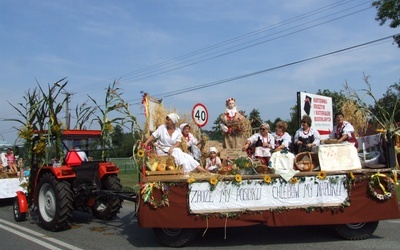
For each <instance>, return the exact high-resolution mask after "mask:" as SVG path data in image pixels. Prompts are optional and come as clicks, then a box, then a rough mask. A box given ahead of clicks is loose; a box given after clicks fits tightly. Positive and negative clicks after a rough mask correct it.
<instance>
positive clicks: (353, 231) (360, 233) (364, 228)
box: [334, 221, 379, 240]
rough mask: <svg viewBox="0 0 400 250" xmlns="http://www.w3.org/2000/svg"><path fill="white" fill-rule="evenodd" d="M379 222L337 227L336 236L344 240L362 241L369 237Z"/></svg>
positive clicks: (335, 228)
mask: <svg viewBox="0 0 400 250" xmlns="http://www.w3.org/2000/svg"><path fill="white" fill-rule="evenodd" d="M378 224H379V221H373V222H361V223H353V224H344V225H337V226H335V227H334V230H335V232H336V234H337V235H338V236H339V237H341V238H343V239H346V240H363V239H367V238H369V237H371V235H372V234H373V233H374V232H375V230H376V228H377V227H378Z"/></svg>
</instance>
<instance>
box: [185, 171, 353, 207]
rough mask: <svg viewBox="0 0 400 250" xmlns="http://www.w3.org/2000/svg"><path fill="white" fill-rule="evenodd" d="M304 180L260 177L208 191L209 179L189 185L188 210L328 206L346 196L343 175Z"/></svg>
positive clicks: (334, 204) (227, 183) (218, 186)
mask: <svg viewBox="0 0 400 250" xmlns="http://www.w3.org/2000/svg"><path fill="white" fill-rule="evenodd" d="M304 178H305V181H302V180H300V179H299V180H298V183H296V184H291V183H285V182H283V181H282V183H280V181H279V180H278V181H277V182H276V183H271V184H266V183H264V182H263V180H251V181H247V180H246V181H242V182H241V183H240V185H236V184H233V183H232V182H223V181H220V182H218V184H217V185H216V187H215V189H214V190H213V191H211V189H210V184H209V183H208V182H195V183H192V184H190V185H189V196H188V199H189V209H190V212H191V213H195V214H201V213H213V212H239V211H244V210H251V211H262V210H268V209H271V208H279V207H285V208H292V209H293V208H301V207H313V206H317V207H331V206H340V205H341V204H342V203H343V202H344V201H345V200H346V199H347V197H348V192H347V189H346V188H345V186H344V181H345V180H346V175H335V176H329V177H327V178H326V179H325V180H319V179H317V176H307V177H304Z"/></svg>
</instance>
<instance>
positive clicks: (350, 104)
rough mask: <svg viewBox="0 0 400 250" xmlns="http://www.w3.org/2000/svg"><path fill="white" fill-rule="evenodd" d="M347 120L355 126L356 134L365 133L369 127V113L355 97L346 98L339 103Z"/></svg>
mask: <svg viewBox="0 0 400 250" xmlns="http://www.w3.org/2000/svg"><path fill="white" fill-rule="evenodd" d="M339 107H340V110H341V112H342V113H343V115H344V117H345V119H346V121H348V122H350V123H351V124H352V125H353V127H354V134H355V136H357V137H358V136H359V135H361V134H364V132H365V131H366V129H367V127H368V114H367V113H366V112H365V111H363V110H361V109H360V107H359V106H358V105H357V103H356V101H354V100H353V99H345V100H344V101H342V102H341V103H340V104H339Z"/></svg>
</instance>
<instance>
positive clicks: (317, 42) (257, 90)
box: [0, 0, 400, 142]
mask: <svg viewBox="0 0 400 250" xmlns="http://www.w3.org/2000/svg"><path fill="white" fill-rule="evenodd" d="M371 2H372V1H364V0H357V1H356V0H353V1H351V0H347V1H337V0H332V1H330V0H325V1H320V0H297V1H292V0H282V1H273V0H255V1H252V0H247V1H239V0H202V1H183V0H168V1H161V0H149V1H105V0H104V1H101V0H98V1H91V0H88V1H75V0H70V1H54V0H52V1H50V0H49V1H47V0H41V1H33V0H32V1H30V0H27V1H13V0H0V40H1V47H0V76H1V82H2V83H1V86H2V89H3V92H2V98H0V104H1V107H2V108H1V109H0V118H1V119H4V118H15V117H16V115H15V112H14V110H13V108H12V107H11V106H10V105H9V104H8V103H7V101H9V102H11V103H13V104H16V103H18V102H22V101H23V99H22V98H23V96H24V94H25V93H26V92H27V91H28V90H29V89H33V88H35V87H36V86H37V82H38V83H39V84H41V85H42V86H47V84H52V83H53V82H56V81H57V80H60V79H61V78H64V77H67V80H68V81H69V83H68V85H67V88H66V89H67V91H69V92H70V93H73V96H72V100H71V104H70V107H71V108H72V109H74V108H75V106H76V105H79V104H82V103H83V102H85V101H86V100H87V99H88V97H87V95H90V96H92V97H94V98H95V99H96V100H97V101H98V102H100V103H102V102H103V99H104V89H105V88H106V87H107V86H108V85H109V84H110V83H112V82H113V81H114V80H118V82H119V85H118V87H119V88H121V89H122V90H123V92H124V93H123V97H124V99H125V100H127V101H129V102H130V103H131V112H132V113H133V114H135V115H136V116H137V117H138V119H139V121H140V122H143V121H144V117H143V115H142V113H143V110H142V107H141V106H140V105H139V104H138V103H139V102H140V99H141V94H140V91H145V92H148V93H149V94H150V95H153V96H157V97H165V98H164V105H165V106H166V107H167V108H175V109H177V110H178V112H179V113H181V114H189V113H190V112H191V110H192V108H193V106H194V105H195V104H196V103H203V104H204V105H205V106H206V107H207V109H208V111H209V122H208V124H207V126H206V127H205V128H206V129H209V128H211V126H212V123H213V122H214V121H215V119H216V118H217V116H218V115H219V114H220V113H222V112H223V111H224V105H225V99H226V98H228V97H235V98H236V99H237V104H238V108H239V109H241V110H244V111H246V113H247V114H249V113H250V111H251V110H252V109H257V110H259V111H260V114H261V117H262V118H263V119H264V120H267V119H271V120H275V118H277V117H280V118H282V119H288V118H289V113H290V107H292V106H293V105H295V103H296V92H297V91H306V92H309V93H315V92H316V91H318V89H330V90H331V91H340V90H341V89H343V85H344V84H345V82H346V81H347V83H348V84H349V85H350V86H351V87H352V88H353V89H361V88H364V87H365V86H366V85H365V84H364V82H363V81H362V78H363V74H365V75H369V76H370V82H371V84H372V88H373V91H374V93H375V94H376V96H377V97H381V96H382V94H383V93H384V92H386V89H387V87H388V86H390V85H392V84H394V83H396V82H399V79H400V74H399V73H400V49H399V48H397V46H396V45H394V44H393V41H392V39H386V40H383V41H381V42H377V43H372V44H370V45H367V46H362V47H358V48H356V49H352V50H348V51H345V52H342V53H337V54H334V55H330V56H326V57H323V58H319V59H316V60H311V61H308V62H305V63H300V64H294V65H291V66H288V67H282V68H279V69H276V70H269V71H266V72H264V73H261V74H255V75H252V76H249V77H245V78H241V79H239V80H235V81H228V82H225V83H222V84H218V85H215V84H213V83H217V82H218V81H221V80H225V79H230V78H234V77H237V76H242V75H246V74H251V73H253V72H258V71H262V70H267V69H272V68H275V67H280V66H282V65H286V64H291V63H293V62H296V61H300V60H304V59H308V58H312V57H315V56H319V55H322V54H326V53H330V52H334V51H337V50H341V49H345V48H348V47H351V46H355V45H359V44H363V43H366V42H370V41H373V40H376V39H380V38H383V37H387V36H391V35H394V34H396V33H399V29H391V28H389V27H388V25H387V24H386V25H384V26H379V23H378V22H377V21H375V15H376V10H375V8H373V7H371ZM203 84H211V85H213V86H212V87H208V88H201V89H198V90H195V91H191V92H186V93H183V94H178V95H172V96H168V94H166V93H169V92H170V91H178V90H182V89H185V88H193V87H196V86H199V85H203ZM60 119H64V118H62V117H61V118H60ZM16 125H17V124H14V123H11V122H4V121H1V123H0V134H1V135H2V136H3V137H4V138H5V139H6V140H8V141H10V142H14V141H15V139H16V131H15V129H13V126H16Z"/></svg>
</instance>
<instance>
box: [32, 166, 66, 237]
mask: <svg viewBox="0 0 400 250" xmlns="http://www.w3.org/2000/svg"><path fill="white" fill-rule="evenodd" d="M35 191H36V192H35V193H36V195H35V204H36V207H37V208H38V214H39V222H40V224H41V225H42V226H43V228H44V229H46V230H50V231H58V230H61V229H62V228H63V227H65V226H66V225H67V224H68V222H69V220H70V219H71V218H72V210H73V194H72V190H71V185H70V184H69V183H68V182H65V181H58V180H57V179H56V178H55V177H54V175H53V174H51V173H45V174H43V176H42V177H40V179H39V183H38V185H37V190H35Z"/></svg>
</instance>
